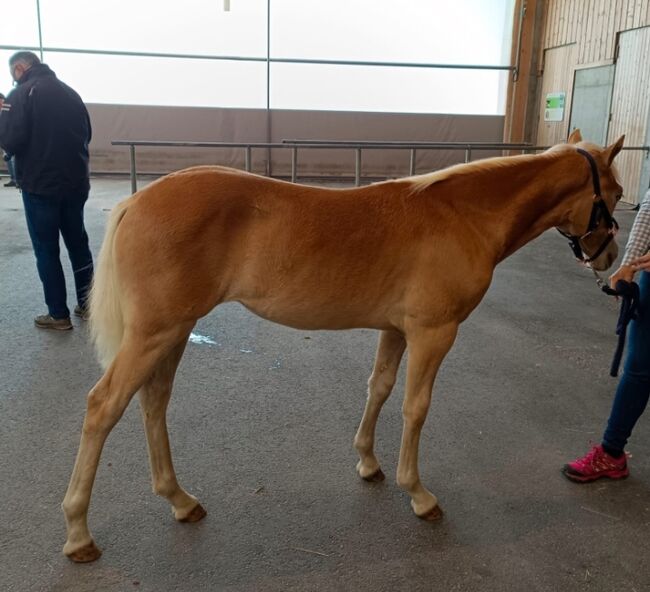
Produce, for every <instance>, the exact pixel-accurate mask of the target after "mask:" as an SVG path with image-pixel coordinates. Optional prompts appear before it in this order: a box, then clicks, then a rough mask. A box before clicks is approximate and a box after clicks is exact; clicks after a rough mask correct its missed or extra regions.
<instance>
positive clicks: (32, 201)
mask: <svg viewBox="0 0 650 592" xmlns="http://www.w3.org/2000/svg"><path fill="white" fill-rule="evenodd" d="M9 69H10V72H11V76H12V78H13V79H14V80H15V81H16V83H17V86H16V88H15V89H14V90H13V91H12V92H11V93H9V96H8V97H7V98H6V100H5V102H4V105H3V106H2V111H0V146H1V147H2V149H3V150H4V151H5V152H6V153H7V154H12V155H14V157H15V174H16V181H17V183H18V185H20V187H21V190H22V195H23V203H24V205H25V217H26V219H27V229H28V231H29V236H30V238H31V240H32V245H33V247H34V254H35V255H36V266H37V268H38V275H39V277H40V279H41V282H42V283H43V291H44V293H45V303H46V304H47V308H48V314H45V315H40V316H38V317H36V318H35V319H34V322H35V324H36V326H37V327H40V328H42V329H57V330H67V329H72V323H71V322H70V311H69V309H68V306H67V302H66V300H67V298H66V287H65V276H64V275H63V268H62V266H61V260H60V257H59V235H61V236H62V237H63V241H64V243H65V246H66V248H67V249H68V254H69V256H70V261H71V263H72V269H73V272H74V281H75V287H76V292H77V294H76V295H77V306H76V307H75V309H74V311H75V314H76V315H77V316H80V317H83V318H85V315H86V305H87V299H88V291H89V288H90V284H91V281H92V275H93V260H92V255H91V253H90V248H89V246H88V235H87V233H86V229H85V226H84V205H85V203H86V200H87V199H88V193H89V191H90V181H89V174H88V144H89V142H90V139H91V126H90V117H89V116H88V111H87V109H86V106H85V105H84V103H83V101H82V100H81V98H80V97H79V95H78V94H77V93H76V92H75V91H74V90H73V89H72V88H70V87H69V86H67V85H66V84H64V83H63V82H61V81H60V80H59V79H58V78H57V77H56V75H55V74H54V72H53V71H52V70H50V68H49V67H48V66H47V65H45V64H42V63H41V62H40V60H39V59H38V57H37V56H36V55H35V54H33V53H32V52H29V51H19V52H18V53H16V54H14V55H13V56H11V58H10V59H9Z"/></svg>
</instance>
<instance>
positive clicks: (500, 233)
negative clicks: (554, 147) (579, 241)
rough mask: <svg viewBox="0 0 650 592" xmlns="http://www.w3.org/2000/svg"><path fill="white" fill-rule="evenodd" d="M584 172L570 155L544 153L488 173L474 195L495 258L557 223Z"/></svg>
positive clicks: (515, 248)
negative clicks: (483, 186) (479, 193)
mask: <svg viewBox="0 0 650 592" xmlns="http://www.w3.org/2000/svg"><path fill="white" fill-rule="evenodd" d="M567 161H568V162H567ZM586 173H587V169H586V168H585V175H586ZM585 175H582V174H581V173H580V172H577V171H576V170H575V162H572V161H571V159H570V158H569V159H567V158H565V157H563V156H562V155H553V156H551V155H547V154H544V155H539V156H534V157H530V158H526V159H521V160H520V161H518V162H513V164H512V165H510V166H506V167H502V168H500V169H495V171H494V172H493V175H491V174H490V173H488V174H487V176H486V179H489V182H488V184H489V187H488V188H487V189H486V191H485V192H484V193H483V194H482V196H481V197H480V198H479V199H480V201H482V202H483V203H482V205H483V210H484V212H485V217H484V218H485V222H484V225H483V232H485V233H487V234H489V235H491V237H492V238H493V239H494V244H495V245H497V247H496V250H495V253H494V255H495V259H496V262H499V261H502V260H503V259H505V258H506V257H508V256H509V255H511V254H512V253H514V252H515V251H516V250H517V249H519V248H521V247H523V246H524V245H525V244H526V243H528V242H530V241H531V240H533V239H535V238H536V237H538V236H539V235H540V234H542V233H543V232H544V231H546V230H548V229H549V228H552V227H553V226H557V225H559V224H560V223H561V222H562V220H563V218H564V217H565V216H566V214H567V212H568V211H569V209H570V208H571V203H572V196H573V195H576V194H577V193H578V191H579V189H580V188H581V186H583V185H584V179H585Z"/></svg>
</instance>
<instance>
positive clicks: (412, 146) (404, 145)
mask: <svg viewBox="0 0 650 592" xmlns="http://www.w3.org/2000/svg"><path fill="white" fill-rule="evenodd" d="M111 144H112V145H113V146H128V147H129V156H130V177H131V191H132V192H133V193H135V192H136V191H137V190H138V183H137V166H136V151H135V149H136V146H152V147H170V148H171V147H173V148H177V147H178V148H242V149H244V168H245V170H246V171H248V172H250V171H251V168H252V151H253V149H264V150H267V151H269V150H273V149H284V150H291V181H292V182H294V183H295V182H296V181H297V180H298V151H299V150H303V149H307V150H309V149H325V150H331V149H338V150H341V149H344V150H345V149H349V150H354V154H355V166H354V184H355V186H356V187H358V186H359V185H360V184H361V162H362V160H361V152H362V150H409V151H410V161H409V174H410V175H414V174H415V158H416V152H417V151H418V150H463V151H464V152H465V162H470V161H471V159H472V154H473V152H475V151H479V150H480V151H484V150H490V151H492V150H517V151H521V152H522V153H527V152H538V151H540V150H546V149H548V148H549V147H550V146H533V145H531V144H526V143H519V144H510V143H505V142H494V143H489V142H418V141H414V142H402V141H384V142H379V141H372V140H370V141H366V140H361V141H356V142H348V141H337V140H282V142H176V141H156V140H113V141H112V142H111ZM623 150H642V151H643V152H645V157H646V158H648V157H649V156H650V146H625V147H623Z"/></svg>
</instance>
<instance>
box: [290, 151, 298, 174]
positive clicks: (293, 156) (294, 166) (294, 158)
mask: <svg viewBox="0 0 650 592" xmlns="http://www.w3.org/2000/svg"><path fill="white" fill-rule="evenodd" d="M297 169H298V147H297V146H294V147H293V148H292V149H291V182H292V183H295V182H296V177H297V174H298V173H297Z"/></svg>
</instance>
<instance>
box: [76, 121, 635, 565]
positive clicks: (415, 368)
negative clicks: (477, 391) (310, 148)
mask: <svg viewBox="0 0 650 592" xmlns="http://www.w3.org/2000/svg"><path fill="white" fill-rule="evenodd" d="M572 144H578V146H575V145H572ZM622 144H623V138H621V139H620V140H618V141H617V142H616V143H615V144H613V145H611V146H609V147H607V148H600V147H598V146H594V145H592V144H587V143H583V142H581V138H580V136H579V133H578V134H574V135H573V136H572V137H571V138H570V144H563V145H558V146H555V147H554V148H552V149H551V150H549V151H547V152H545V153H543V154H539V155H526V156H514V157H506V158H494V159H487V160H484V161H478V162H475V163H471V164H466V165H459V166H454V167H451V168H449V169H446V170H443V171H440V172H436V173H432V174H429V175H423V176H419V177H411V178H406V179H401V180H395V181H386V182H383V183H377V184H374V185H370V186H368V187H363V188H358V189H326V188H316V187H305V186H300V185H294V184H290V183H285V182H282V181H277V180H272V179H267V178H264V177H259V176H256V175H251V174H246V173H242V172H239V171H235V170H231V169H226V168H221V167H216V166H206V167H196V168H191V169H187V170H184V171H180V172H178V173H174V174H171V175H168V176H166V177H164V178H162V179H160V180H158V181H156V182H155V183H152V184H151V185H149V186H148V187H147V188H145V189H143V190H142V191H139V192H138V193H136V194H135V195H133V196H131V197H130V198H128V199H127V200H125V201H123V202H121V203H120V204H119V205H118V206H117V207H116V208H115V209H114V210H113V213H112V214H111V217H110V220H109V222H108V228H107V230H106V236H105V238H104V244H103V247H102V250H101V254H100V256H99V263H98V269H97V274H96V276H95V282H94V286H93V291H92V297H91V328H92V333H93V336H94V340H95V343H96V345H97V348H98V352H99V355H100V359H101V362H102V364H103V366H104V368H105V373H104V375H103V376H102V377H101V379H100V380H99V382H98V383H97V384H96V385H95V386H94V388H93V389H92V390H91V391H90V393H89V395H88V404H87V411H86V417H85V420H84V424H83V430H82V434H81V442H80V445H79V452H78V455H77V460H76V462H75V466H74V470H73V473H72V477H71V480H70V485H69V487H68V491H67V493H66V495H65V499H64V501H63V511H64V513H65V517H66V522H67V530H68V539H67V542H66V544H65V547H64V549H63V550H64V553H65V554H66V555H68V556H69V557H70V558H71V559H72V560H74V561H92V560H94V559H96V558H97V557H99V555H100V553H101V552H100V550H99V549H98V548H97V547H96V546H95V543H94V541H93V539H92V537H91V534H90V531H89V530H88V526H87V511H88V505H89V502H90V495H91V490H92V486H93V482H94V479H95V473H96V470H97V465H98V462H99V457H100V454H101V451H102V447H103V445H104V442H105V440H106V437H107V436H108V434H109V432H110V431H111V429H112V428H113V426H114V425H115V424H116V423H117V421H118V420H119V419H120V417H121V415H122V413H123V412H124V410H125V408H126V406H127V405H128V403H129V401H130V400H131V398H132V397H133V395H134V394H135V393H136V392H138V391H139V393H140V395H139V396H140V403H141V408H142V415H143V419H144V426H145V431H146V434H147V441H148V447H149V457H150V462H151V473H152V480H153V489H154V491H155V492H156V493H158V494H160V495H162V496H164V497H166V498H167V499H168V500H169V501H170V503H171V505H172V508H173V512H174V515H175V517H176V519H177V520H180V521H187V522H194V521H196V520H200V519H201V518H202V517H203V516H204V515H205V511H204V509H203V508H202V506H201V505H200V504H199V502H198V500H197V499H196V498H195V497H193V496H192V495H190V494H189V493H187V492H186V491H185V490H184V489H183V488H181V487H180V485H179V484H178V482H177V480H176V476H175V473H174V468H173V466H172V459H171V454H170V447H169V440H168V435H167V425H166V409H167V403H168V402H169V398H170V395H171V388H172V381H173V378H174V374H175V371H176V368H177V366H178V363H179V361H180V359H181V357H182V355H183V350H184V348H185V344H186V343H187V340H188V336H189V334H190V332H191V331H192V328H193V327H194V324H195V323H196V321H197V319H199V318H200V317H202V316H204V315H206V314H207V313H208V312H209V311H210V310H212V309H213V308H214V307H215V306H217V305H218V304H219V303H221V302H226V301H238V302H241V303H242V304H243V305H244V306H246V307H247V308H248V309H249V310H251V311H253V312H255V313H256V314H258V315H260V316H262V317H264V318H266V319H270V320H272V321H275V322H277V323H282V324H285V325H289V326H291V327H296V328H299V329H349V328H354V327H370V328H375V329H378V330H379V331H381V334H380V338H379V346H378V348H377V357H376V361H375V365H374V368H373V371H372V376H371V377H370V380H369V388H368V399H367V403H366V408H365V411H364V414H363V418H362V420H361V424H360V426H359V430H358V432H357V434H356V438H355V441H354V444H355V447H356V449H357V450H358V453H359V457H360V460H359V464H358V465H357V470H358V472H359V475H360V476H361V477H363V478H364V479H368V480H379V479H382V478H383V473H382V472H381V469H380V466H379V462H378V460H377V458H376V456H375V454H374V439H375V425H376V423H377V418H378V416H379V412H380V410H381V407H382V405H383V403H384V401H386V399H387V397H388V396H389V394H390V392H391V389H392V387H393V384H394V382H395V374H396V372H397V368H398V366H399V363H400V360H401V358H402V354H403V353H404V350H405V349H406V348H407V347H408V349H409V358H408V367H407V379H406V394H405V397H404V405H403V416H404V425H403V436H402V443H401V448H400V455H399V464H398V469H397V482H398V484H399V485H400V486H401V487H402V488H404V489H405V490H406V491H407V492H408V493H409V495H410V496H411V506H412V507H413V510H414V512H415V514H416V515H418V516H419V517H421V518H424V519H427V520H434V519H437V518H439V517H440V516H441V510H440V508H439V506H438V501H437V499H436V497H435V496H434V495H433V494H432V493H431V492H429V491H428V490H427V489H426V488H425V487H424V486H423V485H422V483H421V482H420V476H419V474H418V444H419V440H420V431H421V429H422V425H423V423H424V420H425V417H426V415H427V411H428V408H429V402H430V399H431V390H432V386H433V382H434V378H435V376H436V372H437V370H438V367H439V366H440V363H441V362H442V359H443V358H444V356H445V355H446V353H447V352H448V351H449V349H450V348H451V346H452V344H453V342H454V338H455V337H456V332H457V329H458V326H459V324H460V323H461V322H462V321H463V320H464V319H465V318H466V317H467V316H468V315H469V314H470V312H471V311H472V310H473V309H474V308H475V307H476V305H477V304H478V303H479V301H480V300H481V298H482V297H483V295H484V294H485V292H486V290H487V289H488V286H489V285H490V280H491V278H492V273H493V271H494V267H495V266H496V264H497V263H499V262H500V261H502V260H503V259H504V258H505V257H507V256H508V255H510V254H511V253H513V252H514V251H515V250H517V249H518V248H519V247H521V246H523V245H524V244H526V243H527V242H529V241H530V240H532V239H534V238H535V237H537V236H538V235H539V234H541V233H542V232H544V231H545V230H546V229H548V228H552V227H553V226H555V227H558V228H559V229H560V230H562V231H563V232H565V233H567V234H569V235H572V236H573V237H574V238H575V239H576V240H577V241H578V244H579V245H580V247H578V248H581V249H582V250H583V251H584V253H586V254H587V255H595V259H594V260H593V262H592V266H593V267H594V268H595V269H599V270H603V269H606V268H608V267H609V266H610V265H611V264H612V262H613V261H614V259H615V258H616V255H617V247H616V243H615V242H614V241H613V240H609V239H611V236H610V235H611V234H612V233H613V228H612V225H611V224H608V223H607V221H608V220H609V221H610V222H611V217H610V213H611V212H612V211H613V209H614V206H615V205H616V201H617V199H618V198H619V197H620V195H621V187H620V186H619V185H618V183H617V182H616V179H615V176H614V173H613V171H612V161H613V159H614V157H615V156H616V154H617V153H618V152H619V151H620V149H621V147H622ZM578 148H580V149H581V150H582V151H579V150H578ZM598 185H600V188H601V190H600V192H599V191H598V190H597V189H595V188H596V187H598ZM598 193H599V195H595V194H598ZM603 208H604V210H603ZM602 245H604V247H603V248H601V246H602Z"/></svg>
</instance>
